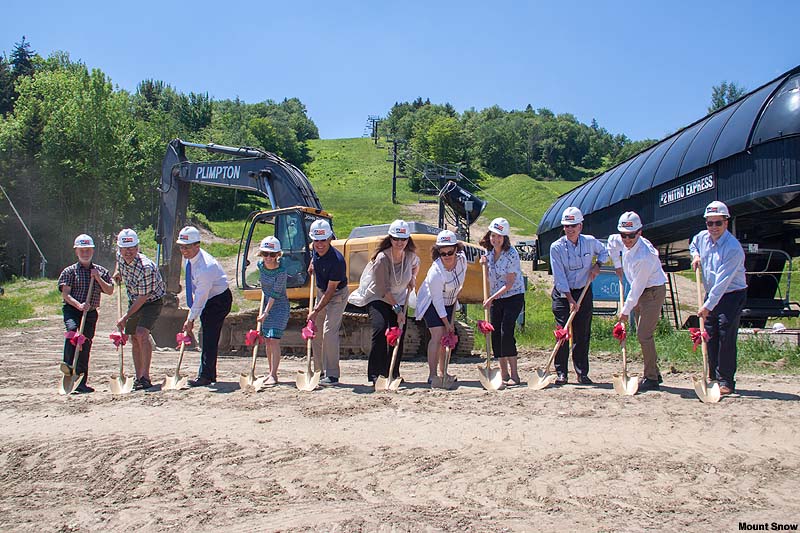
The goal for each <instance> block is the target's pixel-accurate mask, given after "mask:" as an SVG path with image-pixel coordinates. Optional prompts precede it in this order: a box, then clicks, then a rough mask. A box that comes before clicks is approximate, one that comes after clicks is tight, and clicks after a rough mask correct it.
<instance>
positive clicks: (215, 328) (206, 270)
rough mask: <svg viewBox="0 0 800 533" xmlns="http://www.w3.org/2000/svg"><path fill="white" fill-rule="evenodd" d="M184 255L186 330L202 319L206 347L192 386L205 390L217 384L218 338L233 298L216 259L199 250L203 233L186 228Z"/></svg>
mask: <svg viewBox="0 0 800 533" xmlns="http://www.w3.org/2000/svg"><path fill="white" fill-rule="evenodd" d="M176 243H177V244H178V248H179V249H180V251H181V255H182V256H183V257H184V259H186V260H187V261H186V263H184V268H185V271H186V277H185V280H186V305H187V307H189V316H188V317H187V319H186V322H184V323H183V331H185V332H186V333H187V334H191V333H192V329H194V322H195V320H196V319H197V317H198V316H199V317H200V327H201V328H202V329H203V346H202V354H201V356H200V369H199V370H198V371H197V379H193V380H190V381H189V386H190V387H205V386H208V385H210V384H212V383H213V382H215V381H217V352H218V351H219V336H220V332H221V331H222V324H223V323H224V322H225V317H226V316H228V313H230V312H231V304H232V303H233V295H232V294H231V291H230V289H229V288H228V278H227V276H226V275H225V272H224V271H223V270H222V267H221V266H220V264H219V263H217V260H216V259H214V257H213V256H212V255H211V254H209V253H208V252H206V251H205V250H201V249H200V232H199V231H198V230H197V228H195V227H193V226H186V227H185V228H183V229H182V230H181V231H180V233H179V234H178V240H177V241H176Z"/></svg>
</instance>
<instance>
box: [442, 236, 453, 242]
mask: <svg viewBox="0 0 800 533" xmlns="http://www.w3.org/2000/svg"><path fill="white" fill-rule="evenodd" d="M440 240H441V241H442V242H450V241H452V240H453V239H451V238H450V235H445V236H444V237H442V238H441V239H440Z"/></svg>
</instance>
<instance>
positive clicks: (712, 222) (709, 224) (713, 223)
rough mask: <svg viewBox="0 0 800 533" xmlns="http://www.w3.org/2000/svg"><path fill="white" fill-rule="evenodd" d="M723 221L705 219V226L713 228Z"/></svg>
mask: <svg viewBox="0 0 800 533" xmlns="http://www.w3.org/2000/svg"><path fill="white" fill-rule="evenodd" d="M724 223H725V221H724V220H706V227H709V228H713V227H714V226H722V225H723V224H724Z"/></svg>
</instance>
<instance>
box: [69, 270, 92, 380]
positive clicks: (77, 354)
mask: <svg viewBox="0 0 800 533" xmlns="http://www.w3.org/2000/svg"><path fill="white" fill-rule="evenodd" d="M92 289H94V278H89V290H88V291H86V302H85V304H84V308H83V314H82V315H81V323H80V325H79V326H78V335H83V326H85V325H86V314H87V313H88V312H89V303H90V302H91V300H92ZM82 349H83V343H81V344H78V345H77V346H76V347H75V354H74V355H73V356H72V366H71V368H72V375H73V376H74V375H75V368H77V366H78V357H80V355H81V350H82Z"/></svg>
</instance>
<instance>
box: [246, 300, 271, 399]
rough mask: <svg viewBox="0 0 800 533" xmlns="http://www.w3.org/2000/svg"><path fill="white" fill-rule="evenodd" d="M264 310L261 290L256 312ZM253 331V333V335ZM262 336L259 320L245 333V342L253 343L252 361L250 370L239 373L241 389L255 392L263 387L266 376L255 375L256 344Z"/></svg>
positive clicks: (260, 341) (259, 342) (260, 340)
mask: <svg viewBox="0 0 800 533" xmlns="http://www.w3.org/2000/svg"><path fill="white" fill-rule="evenodd" d="M263 312H264V291H261V305H260V306H259V307H258V314H259V315H261V313H263ZM254 333H255V335H254ZM262 339H263V337H262V336H261V321H260V320H258V321H256V329H255V330H252V329H251V330H250V331H249V332H248V333H247V337H246V340H245V343H246V344H247V345H248V346H249V345H250V344H251V343H252V345H253V362H252V363H251V364H250V372H249V373H247V374H241V375H240V376H239V387H241V388H242V389H254V390H255V392H258V391H260V390H261V389H263V388H264V381H266V379H267V377H266V376H261V377H259V378H257V377H256V357H257V356H258V346H259V344H261V343H262Z"/></svg>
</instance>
